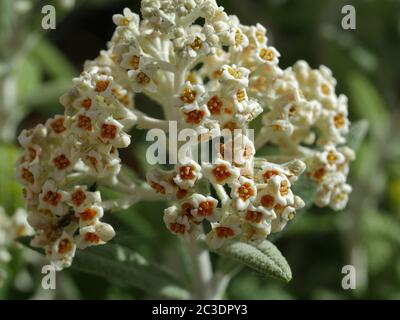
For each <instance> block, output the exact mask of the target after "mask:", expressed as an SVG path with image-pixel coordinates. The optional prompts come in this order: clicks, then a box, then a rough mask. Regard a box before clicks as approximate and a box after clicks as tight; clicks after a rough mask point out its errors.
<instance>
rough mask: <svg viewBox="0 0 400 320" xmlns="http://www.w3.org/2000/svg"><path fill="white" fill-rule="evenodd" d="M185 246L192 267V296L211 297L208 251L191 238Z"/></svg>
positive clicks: (199, 297) (211, 276)
mask: <svg viewBox="0 0 400 320" xmlns="http://www.w3.org/2000/svg"><path fill="white" fill-rule="evenodd" d="M187 248H188V251H189V255H190V259H191V264H192V268H193V281H194V283H193V284H194V290H193V293H192V298H194V299H204V300H206V299H213V298H214V297H213V290H212V279H213V270H212V265H211V260H210V252H209V251H208V250H207V248H203V247H202V246H201V245H200V244H199V242H198V241H196V240H192V239H190V240H188V241H187Z"/></svg>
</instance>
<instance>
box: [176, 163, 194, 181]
mask: <svg viewBox="0 0 400 320" xmlns="http://www.w3.org/2000/svg"><path fill="white" fill-rule="evenodd" d="M179 176H180V177H181V178H182V179H183V180H191V179H194V178H195V177H196V174H195V170H194V168H193V167H192V166H182V167H180V168H179Z"/></svg>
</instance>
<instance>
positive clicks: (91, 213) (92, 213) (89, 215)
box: [79, 208, 97, 221]
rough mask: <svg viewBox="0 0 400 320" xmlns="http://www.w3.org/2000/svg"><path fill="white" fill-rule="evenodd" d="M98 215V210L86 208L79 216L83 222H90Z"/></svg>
mask: <svg viewBox="0 0 400 320" xmlns="http://www.w3.org/2000/svg"><path fill="white" fill-rule="evenodd" d="M96 215H97V212H96V210H94V209H91V208H86V209H85V210H84V211H82V212H81V213H80V214H79V216H80V217H81V219H82V220H84V221H90V220H93V219H94V218H95V217H96Z"/></svg>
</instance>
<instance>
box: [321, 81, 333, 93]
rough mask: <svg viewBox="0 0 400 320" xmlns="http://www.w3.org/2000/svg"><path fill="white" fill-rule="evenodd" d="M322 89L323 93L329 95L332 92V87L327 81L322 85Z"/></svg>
mask: <svg viewBox="0 0 400 320" xmlns="http://www.w3.org/2000/svg"><path fill="white" fill-rule="evenodd" d="M321 91H322V93H323V94H324V95H326V96H327V95H329V94H330V93H331V89H330V88H329V86H328V85H327V84H326V83H324V84H323V85H322V86H321Z"/></svg>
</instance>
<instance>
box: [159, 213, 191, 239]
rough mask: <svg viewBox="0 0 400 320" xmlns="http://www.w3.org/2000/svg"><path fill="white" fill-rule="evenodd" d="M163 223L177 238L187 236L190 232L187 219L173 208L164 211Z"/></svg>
mask: <svg viewBox="0 0 400 320" xmlns="http://www.w3.org/2000/svg"><path fill="white" fill-rule="evenodd" d="M164 223H165V225H166V227H167V228H168V230H169V231H171V232H172V233H174V234H176V235H179V236H187V235H188V232H189V230H190V224H189V220H188V217H187V216H184V215H182V214H181V213H180V211H179V209H178V208H177V207H175V206H173V207H169V208H167V209H165V210H164Z"/></svg>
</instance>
